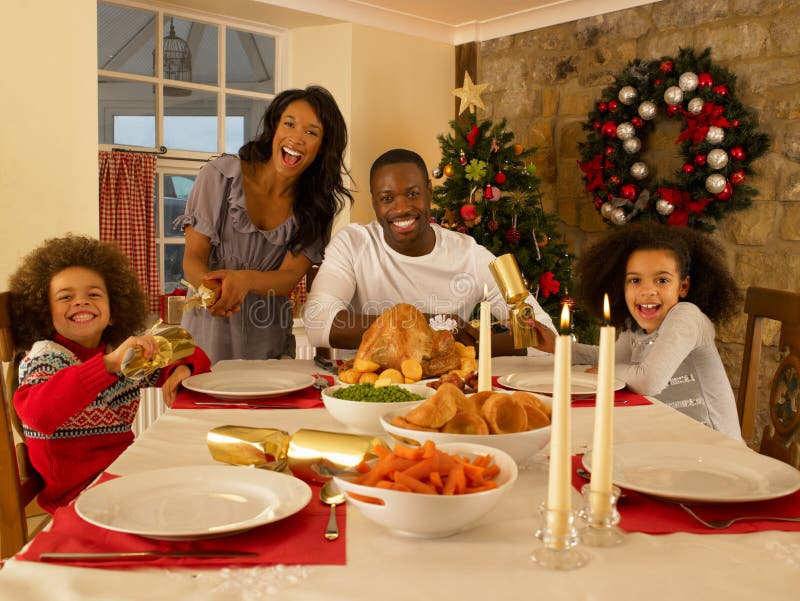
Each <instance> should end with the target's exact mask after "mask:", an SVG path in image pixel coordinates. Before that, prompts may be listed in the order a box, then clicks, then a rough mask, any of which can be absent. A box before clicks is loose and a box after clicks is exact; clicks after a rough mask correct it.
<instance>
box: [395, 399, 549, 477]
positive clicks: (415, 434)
mask: <svg viewBox="0 0 800 601" xmlns="http://www.w3.org/2000/svg"><path fill="white" fill-rule="evenodd" d="M539 398H540V399H542V400H543V401H544V402H545V403H547V404H548V405H549V404H550V401H549V399H546V398H543V397H541V396H540V397H539ZM404 414H405V412H404V411H402V410H400V411H390V412H388V413H386V414H385V415H383V416H381V418H380V422H381V426H383V429H384V430H385V431H386V432H387V433H388V434H389V435H390V436H391V437H392V438H394V439H396V440H399V441H400V442H403V443H406V444H414V445H415V444H417V443H418V444H422V443H423V442H425V441H426V440H431V441H433V442H435V443H436V446H437V447H438V446H440V445H443V444H446V443H451V442H467V443H473V444H480V445H485V446H487V447H492V448H495V449H499V450H501V451H503V452H505V453H508V454H509V455H510V456H511V458H512V459H513V460H514V461H516V462H517V463H522V462H523V461H525V460H526V459H528V457H531V456H532V455H535V454H536V453H537V452H538V451H539V450H540V449H542V448H544V447H545V446H546V445H547V443H549V442H550V426H545V427H544V428H537V429H536V430H526V431H525V432H515V433H513V434H448V433H446V432H425V431H422V430H409V429H406V428H398V427H397V426H393V425H392V424H391V419H392V418H393V417H394V416H395V415H404Z"/></svg>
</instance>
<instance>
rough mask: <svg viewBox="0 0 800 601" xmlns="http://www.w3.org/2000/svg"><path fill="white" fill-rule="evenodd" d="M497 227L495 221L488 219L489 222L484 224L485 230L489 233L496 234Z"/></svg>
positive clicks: (497, 224)
mask: <svg viewBox="0 0 800 601" xmlns="http://www.w3.org/2000/svg"><path fill="white" fill-rule="evenodd" d="M499 227H500V224H499V223H497V221H496V220H494V219H490V220H489V221H487V222H486V229H487V230H489V231H490V232H496V231H497V228H499Z"/></svg>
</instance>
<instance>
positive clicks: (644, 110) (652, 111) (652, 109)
mask: <svg viewBox="0 0 800 601" xmlns="http://www.w3.org/2000/svg"><path fill="white" fill-rule="evenodd" d="M657 112H658V109H657V108H656V103H655V102H653V101H652V100H645V101H644V102H643V103H642V104H640V105H639V116H640V117H641V118H642V119H644V120H645V121H650V119H653V118H654V117H655V116H656V113H657Z"/></svg>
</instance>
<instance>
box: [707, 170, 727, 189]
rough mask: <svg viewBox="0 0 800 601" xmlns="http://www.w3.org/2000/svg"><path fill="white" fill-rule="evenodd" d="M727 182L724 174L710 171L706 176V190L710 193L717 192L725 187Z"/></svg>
mask: <svg viewBox="0 0 800 601" xmlns="http://www.w3.org/2000/svg"><path fill="white" fill-rule="evenodd" d="M727 183H728V180H727V179H725V176H724V175H720V174H719V173H712V174H711V175H709V176H708V177H707V178H706V190H708V191H709V192H711V193H712V194H719V193H720V192H722V191H723V190H724V189H725V185H726V184H727Z"/></svg>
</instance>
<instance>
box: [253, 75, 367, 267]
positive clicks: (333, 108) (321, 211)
mask: <svg viewBox="0 0 800 601" xmlns="http://www.w3.org/2000/svg"><path fill="white" fill-rule="evenodd" d="M297 100H302V101H304V102H307V103H308V104H309V105H311V108H313V109H314V112H315V113H316V114H317V118H319V120H320V121H321V122H322V144H321V145H320V149H319V152H318V153H317V156H316V157H315V158H314V162H313V163H311V165H309V166H308V168H307V169H306V170H305V171H303V173H302V174H301V175H300V181H299V182H298V184H297V193H296V195H295V200H294V204H293V207H292V211H293V213H294V216H295V219H296V220H297V224H298V226H299V227H298V228H297V231H296V232H295V234H294V236H293V237H292V239H291V240H290V241H289V247H290V248H291V249H293V252H296V251H295V250H294V249H298V250H299V249H302V248H304V247H306V246H310V245H311V244H313V243H315V242H316V241H317V240H322V241H323V243H324V245H325V246H327V244H328V242H329V241H330V237H331V228H332V226H333V218H334V217H335V216H336V213H338V212H339V210H341V209H342V207H343V206H344V204H345V202H346V201H345V199H349V201H350V203H352V202H353V195H352V194H351V193H350V190H349V189H348V188H347V187H346V186H345V185H344V175H345V174H347V173H348V172H347V169H346V168H345V166H344V150H345V147H346V146H347V126H346V124H345V122H344V117H343V116H342V113H341V111H340V110H339V107H338V105H337V104H336V101H335V100H334V99H333V96H332V95H331V93H330V92H328V90H326V89H325V88H323V87H321V86H309V87H307V88H305V89H304V90H300V89H297V90H285V91H284V92H281V93H280V94H278V95H277V96H276V97H275V98H274V99H273V100H272V102H271V103H270V105H269V107H268V108H267V110H266V112H265V113H264V116H263V118H262V119H261V133H260V134H259V136H258V137H257V138H256V139H255V140H252V141H250V142H248V143H247V144H245V145H244V146H242V147H241V148H240V149H239V158H240V159H242V160H243V161H248V162H253V163H261V162H264V161H268V160H269V158H270V157H271V156H272V139H273V138H274V137H275V130H276V128H277V126H278V121H279V120H280V118H281V115H283V112H284V111H285V110H286V108H287V107H288V106H289V105H290V104H291V103H292V102H295V101H297Z"/></svg>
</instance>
